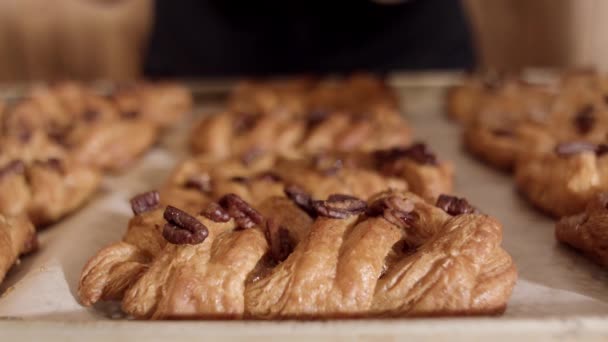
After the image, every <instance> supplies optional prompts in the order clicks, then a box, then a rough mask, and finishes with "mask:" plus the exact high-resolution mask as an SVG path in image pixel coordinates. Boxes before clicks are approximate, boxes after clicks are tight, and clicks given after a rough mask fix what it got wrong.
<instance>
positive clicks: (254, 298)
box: [79, 191, 517, 319]
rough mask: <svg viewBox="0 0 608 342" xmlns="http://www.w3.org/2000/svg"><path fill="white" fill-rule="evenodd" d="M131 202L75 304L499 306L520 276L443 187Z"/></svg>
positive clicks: (187, 308) (250, 310) (271, 314)
mask: <svg viewBox="0 0 608 342" xmlns="http://www.w3.org/2000/svg"><path fill="white" fill-rule="evenodd" d="M296 195H297V196H296ZM307 196H308V197H307ZM306 198H307V199H306ZM132 203H134V205H133V208H134V212H135V214H136V216H135V217H134V218H133V219H132V220H131V222H130V224H129V229H128V231H127V234H126V235H125V237H124V239H123V241H121V242H118V243H115V244H113V245H110V246H109V247H106V248H104V249H102V250H101V251H100V252H99V253H98V254H97V255H96V256H94V257H93V258H92V259H91V260H90V261H89V262H88V263H87V265H86V266H85V268H84V270H83V273H82V276H81V280H80V285H79V297H80V299H81V302H82V303H83V304H84V305H92V304H93V303H95V302H97V301H99V300H109V299H113V300H122V307H123V310H124V311H125V312H127V313H128V314H130V315H132V316H134V317H136V318H151V319H167V318H197V319H217V318H233V319H284V318H292V319H318V318H325V319H326V318H346V317H386V316H398V317H411V316H446V315H480V314H499V313H501V312H503V311H504V309H505V307H506V303H507V300H508V298H509V296H510V294H511V290H512V288H513V286H514V283H515V280H516V278H517V273H516V270H515V267H514V265H513V262H512V260H511V257H510V256H509V255H508V254H507V253H506V252H505V251H504V250H503V249H502V248H501V247H500V243H501V239H502V228H501V226H500V224H499V223H498V222H497V221H495V220H494V219H493V218H491V217H488V216H486V215H481V214H477V213H476V211H475V210H474V208H472V207H471V206H470V205H469V204H468V203H467V202H466V201H465V200H463V199H459V198H455V197H450V196H441V197H440V198H439V200H438V202H437V205H438V207H434V206H433V205H430V204H427V203H426V202H425V201H423V200H422V199H421V198H419V197H417V196H416V195H413V194H412V193H408V192H405V191H387V192H382V193H379V194H377V195H374V196H372V198H370V199H369V201H364V200H361V199H358V198H356V197H353V196H349V195H343V194H332V195H330V196H328V197H327V199H323V200H321V199H316V198H313V197H311V196H310V195H309V194H306V193H305V192H302V193H299V194H291V195H290V196H289V198H286V197H270V198H267V199H266V200H264V201H262V202H261V203H260V204H259V205H257V206H252V205H251V204H248V203H247V202H246V201H244V200H243V199H241V198H240V197H239V196H237V195H234V194H228V195H225V196H222V197H221V198H220V199H219V200H218V201H217V202H210V203H209V204H208V205H207V206H206V207H204V208H203V209H202V211H199V212H198V213H192V212H191V213H188V212H185V211H182V210H180V209H179V208H175V207H172V206H168V207H166V208H164V209H163V208H159V207H158V204H159V202H158V197H157V196H156V194H155V193H148V194H144V195H141V197H138V198H136V199H135V200H134V202H132ZM217 284H222V285H221V286H218V285H217Z"/></svg>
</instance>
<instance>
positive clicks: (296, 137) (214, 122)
mask: <svg viewBox="0 0 608 342" xmlns="http://www.w3.org/2000/svg"><path fill="white" fill-rule="evenodd" d="M310 83H311V82H310V81H309V82H306V81H303V80H302V81H298V80H295V81H292V82H291V83H290V82H287V83H285V82H281V83H278V84H275V83H272V82H271V83H269V84H266V83H262V84H258V83H253V84H247V85H242V86H240V87H238V88H237V90H236V91H235V94H234V95H233V97H232V99H231V100H230V101H229V106H228V108H229V109H228V110H227V111H225V112H223V113H220V114H217V115H213V116H210V117H207V118H205V119H203V120H202V121H201V123H200V124H199V125H197V126H196V127H195V129H194V131H193V132H192V137H191V146H192V149H193V151H194V152H196V153H201V154H207V155H212V156H214V157H217V158H227V157H229V156H233V155H234V156H244V155H247V154H251V153H260V152H268V153H273V152H278V153H282V154H293V153H295V152H300V151H305V152H307V153H315V152H319V151H325V150H336V151H354V150H365V151H371V150H375V149H383V148H389V147H395V146H404V145H407V144H408V143H409V142H410V133H409V127H408V126H407V124H406V123H405V121H404V119H403V118H402V117H401V116H400V115H399V110H398V104H397V102H396V100H395V99H394V95H392V94H391V93H390V91H389V90H388V88H387V87H386V86H384V85H383V84H382V83H381V82H379V81H378V80H377V79H374V78H370V77H363V76H359V77H353V78H350V79H348V80H345V81H322V82H319V83H312V84H314V85H311V84H310Z"/></svg>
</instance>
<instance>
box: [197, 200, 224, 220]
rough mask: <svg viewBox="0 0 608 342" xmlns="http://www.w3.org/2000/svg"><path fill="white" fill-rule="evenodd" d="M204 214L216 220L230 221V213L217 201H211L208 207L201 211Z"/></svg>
mask: <svg viewBox="0 0 608 342" xmlns="http://www.w3.org/2000/svg"><path fill="white" fill-rule="evenodd" d="M201 214H202V215H203V216H205V217H206V218H208V219H210V220H211V221H214V222H228V221H230V215H229V214H228V213H227V212H226V211H225V210H224V208H222V207H221V206H220V205H219V204H217V203H215V202H211V203H209V205H208V206H207V208H205V210H203V212H201Z"/></svg>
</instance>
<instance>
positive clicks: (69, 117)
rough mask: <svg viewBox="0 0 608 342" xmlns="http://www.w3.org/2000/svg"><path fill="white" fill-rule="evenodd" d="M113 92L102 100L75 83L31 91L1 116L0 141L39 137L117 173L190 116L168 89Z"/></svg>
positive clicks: (181, 93)
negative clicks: (165, 130) (0, 138)
mask: <svg viewBox="0 0 608 342" xmlns="http://www.w3.org/2000/svg"><path fill="white" fill-rule="evenodd" d="M117 88H119V89H117V90H114V91H113V92H112V94H111V95H110V96H101V95H99V94H98V93H97V92H95V91H93V90H92V89H90V88H89V87H87V86H84V85H82V84H78V83H75V82H64V83H59V84H56V85H53V86H38V87H34V88H33V89H32V90H31V91H30V92H29V94H28V95H29V97H28V98H26V99H23V100H21V101H20V102H19V103H17V104H16V105H15V106H13V107H12V108H10V109H8V110H6V111H5V113H3V115H2V116H3V117H2V127H1V128H2V132H0V135H2V136H3V137H4V138H7V139H12V140H20V141H22V142H27V141H28V140H29V139H31V137H32V136H36V135H40V134H43V135H46V136H47V137H48V140H50V141H51V142H52V143H53V144H55V145H60V147H61V148H63V149H65V150H66V152H67V153H69V154H72V155H74V156H75V159H77V160H80V161H81V162H83V163H85V164H87V165H91V166H94V167H98V168H101V169H103V170H109V171H117V170H122V169H124V168H125V167H126V166H127V165H128V164H130V163H131V162H133V161H134V160H135V159H136V158H138V157H139V156H140V155H141V154H142V153H143V152H145V151H146V150H147V149H148V148H149V147H150V146H152V144H154V142H155V141H156V139H157V137H158V133H159V129H161V128H165V127H168V126H170V125H172V124H175V123H176V122H177V121H178V120H179V119H180V118H181V117H182V116H183V114H184V113H185V112H189V111H191V107H192V97H191V95H190V93H189V91H188V90H187V89H186V88H184V87H181V86H178V85H175V84H170V83H162V84H149V83H141V84H135V85H132V86H129V87H117ZM0 159H1V158H0Z"/></svg>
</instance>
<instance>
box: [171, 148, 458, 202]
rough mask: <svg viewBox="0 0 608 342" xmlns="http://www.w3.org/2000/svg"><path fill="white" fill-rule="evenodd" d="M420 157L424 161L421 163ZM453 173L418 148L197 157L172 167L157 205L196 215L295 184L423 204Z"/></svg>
mask: <svg viewBox="0 0 608 342" xmlns="http://www.w3.org/2000/svg"><path fill="white" fill-rule="evenodd" d="M425 158H426V159H425ZM452 182H453V168H452V165H451V164H450V163H449V162H444V161H438V160H437V158H436V157H435V156H434V155H433V154H432V152H431V151H429V150H428V148H426V147H425V146H424V145H422V144H416V145H413V146H412V147H409V148H399V149H391V150H380V151H374V152H372V153H366V152H346V153H320V154H313V155H300V156H298V157H296V156H293V157H291V158H287V157H282V156H279V155H276V154H264V155H262V156H258V157H256V158H253V160H246V159H243V158H230V159H225V160H217V159H215V158H213V157H209V156H206V155H205V156H198V157H194V158H191V159H189V160H186V161H184V162H182V163H181V164H180V165H178V166H177V167H176V169H175V170H174V171H173V173H172V175H171V176H170V177H169V180H168V181H167V182H166V184H165V186H163V188H162V189H161V201H162V202H163V203H164V204H171V205H175V206H178V207H180V208H184V209H187V210H197V209H200V208H201V207H202V206H203V205H205V204H206V203H207V202H208V201H209V200H213V199H217V198H218V197H219V196H222V195H223V194H226V193H236V194H238V195H239V196H241V197H242V198H243V199H245V200H246V201H248V202H251V203H253V204H258V203H260V202H261V201H262V200H263V199H265V198H267V197H269V196H273V195H277V196H280V195H282V194H283V188H284V187H285V185H292V184H295V185H298V186H300V187H301V188H303V189H304V190H305V191H307V192H308V193H310V194H311V195H312V196H313V197H316V198H325V197H327V196H329V195H330V194H333V193H343V194H350V195H354V196H357V197H361V198H368V197H369V196H371V195H372V194H374V193H377V192H379V191H382V190H385V189H387V188H392V189H401V190H405V189H409V190H410V191H412V192H414V193H416V194H418V195H420V196H422V197H423V198H424V199H426V200H428V201H429V202H433V203H434V202H435V201H436V200H437V198H438V197H439V195H440V194H447V193H451V192H452Z"/></svg>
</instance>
